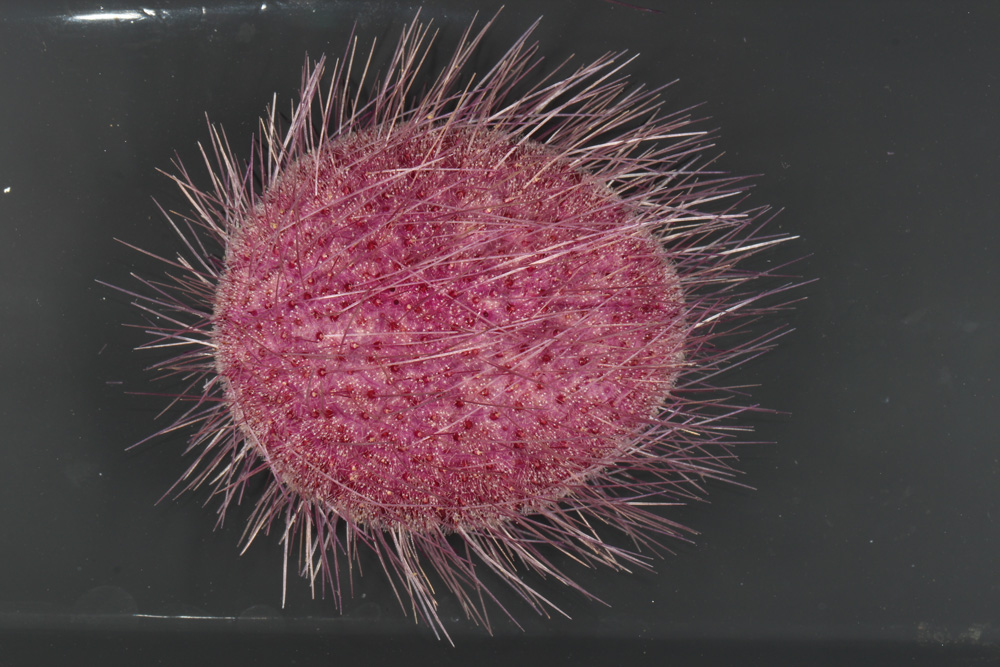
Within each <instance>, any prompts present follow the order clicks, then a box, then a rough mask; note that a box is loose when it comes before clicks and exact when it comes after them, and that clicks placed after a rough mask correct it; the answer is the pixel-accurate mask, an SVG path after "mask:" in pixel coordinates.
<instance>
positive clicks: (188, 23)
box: [0, 0, 1000, 666]
mask: <svg viewBox="0 0 1000 667" xmlns="http://www.w3.org/2000/svg"><path fill="white" fill-rule="evenodd" d="M636 1H637V2H639V3H640V4H644V5H645V6H646V7H649V8H655V9H658V10H660V13H650V12H643V11H639V10H637V9H635V8H630V7H626V6H620V5H616V4H613V3H610V2H605V1H602V0H576V1H575V2H569V1H556V0H549V1H544V2H542V1H538V0H535V1H528V0H507V1H506V3H505V4H506V9H505V10H504V11H503V13H502V14H501V16H500V18H499V20H498V24H497V26H496V28H495V29H494V31H493V32H492V33H491V34H490V36H489V38H488V39H487V41H486V45H485V47H484V49H483V51H482V62H483V63H488V62H491V61H492V60H494V59H495V58H496V57H498V56H499V55H500V54H502V52H503V51H504V50H505V49H506V47H507V46H508V45H509V43H510V42H511V41H512V40H513V39H514V37H515V36H516V35H518V34H520V33H521V32H522V31H523V30H524V29H526V28H527V27H528V25H529V24H530V23H531V22H532V21H533V20H534V19H535V18H536V17H537V16H538V15H539V14H544V15H545V19H544V20H543V22H542V24H541V27H540V28H539V30H538V32H537V34H536V36H537V39H538V40H539V41H540V42H541V52H542V53H543V54H545V55H546V57H547V59H548V60H549V61H551V62H553V63H554V62H558V61H561V60H562V59H563V58H565V57H566V56H568V55H570V54H576V58H577V59H578V61H579V62H583V61H586V60H589V59H592V58H594V57H596V56H598V55H600V54H602V53H604V52H606V51H618V50H622V49H628V50H629V51H630V52H640V53H641V57H640V58H639V59H638V60H637V61H636V62H635V63H634V64H633V65H632V66H630V67H629V72H630V73H631V74H632V76H633V77H634V79H635V80H636V81H638V82H644V83H647V84H649V85H653V86H656V85H661V84H664V83H667V82H669V81H672V80H674V79H679V81H678V82H677V83H676V84H675V85H673V86H671V87H670V88H669V89H668V90H667V92H666V93H665V98H666V106H667V107H668V108H682V107H688V106H691V105H693V104H698V103H701V102H704V103H705V104H704V106H703V107H701V112H703V114H704V115H707V116H711V117H712V121H711V122H710V123H709V126H718V127H719V128H721V134H720V137H719V139H718V142H717V146H718V151H719V152H722V153H724V155H723V156H722V158H721V160H720V164H721V165H722V166H723V168H725V169H726V170H728V171H731V172H733V173H737V174H761V176H760V177H759V178H757V179H756V180H755V181H754V183H755V188H754V191H753V195H752V197H751V200H750V202H751V204H754V205H762V204H771V205H773V206H774V207H776V208H781V209H784V210H783V212H782V213H781V215H780V216H779V217H778V219H777V220H776V221H775V223H774V229H775V230H777V231H781V232H784V233H787V234H792V235H798V236H800V237H801V239H800V240H798V241H795V242H794V243H793V244H790V245H789V246H787V247H786V248H784V249H782V250H780V251H777V252H776V253H774V254H772V255H770V256H769V257H767V258H766V259H767V260H769V261H784V260H787V259H790V258H794V257H804V259H803V260H802V261H800V262H799V263H798V264H796V266H795V270H796V271H797V272H798V273H799V274H801V275H803V276H804V277H805V278H808V279H813V278H815V279H817V280H816V281H815V282H812V283H810V284H808V285H806V286H805V287H802V288H800V290H799V292H798V296H799V297H802V298H804V301H803V302H801V303H800V304H799V305H798V306H797V308H796V310H795V311H794V312H791V313H785V314H781V315H778V316H776V318H775V320H774V324H780V323H781V322H783V321H787V322H788V323H789V324H790V325H791V326H793V327H795V329H796V331H795V332H794V333H792V334H790V335H789V336H787V337H786V339H785V340H784V341H783V342H782V344H781V345H780V347H779V348H778V349H777V350H776V351H775V352H774V353H772V354H769V355H767V356H766V357H764V358H761V359H759V360H756V361H754V362H753V363H751V364H748V365H746V366H745V367H743V368H740V369H738V371H735V372H734V373H732V374H731V375H730V376H729V378H728V379H729V380H730V381H732V382H734V383H736V382H740V383H744V382H745V383H756V384H760V385H761V387H759V388H758V389H755V390H754V392H753V395H754V397H755V400H759V401H760V402H761V403H762V404H764V405H766V406H769V407H772V408H775V409H777V410H780V411H783V412H784V413H786V414H779V415H772V416H761V415H758V416H754V417H748V418H747V421H749V422H751V423H753V424H754V426H755V427H756V429H757V432H758V435H759V436H760V438H761V439H762V440H765V441H769V442H772V443H773V444H769V445H758V446H753V447H748V448H744V449H743V450H742V452H741V454H742V458H743V462H742V469H743V470H744V471H745V473H746V475H745V477H744V478H743V481H745V482H746V483H747V484H750V485H752V486H754V487H756V489H757V490H756V491H749V490H746V489H742V488H739V487H733V486H725V485H721V484H716V485H714V486H711V487H710V497H709V500H710V501H711V502H710V503H703V504H699V505H697V506H694V507H689V508H684V509H682V510H679V511H676V512H674V513H672V514H671V516H672V517H674V518H676V519H678V520H679V521H681V522H683V523H685V524H687V525H689V526H691V527H693V528H694V529H696V530H698V531H699V532H700V533H701V535H700V536H698V538H697V540H696V542H695V543H694V544H675V545H673V546H674V548H675V551H676V553H675V554H674V555H671V556H668V557H667V558H666V560H664V561H659V562H657V563H656V566H657V573H655V574H653V573H643V572H639V573H635V574H632V575H626V574H616V573H613V572H610V571H597V572H587V571H580V570H579V569H577V570H573V569H572V568H570V571H571V572H572V573H573V574H574V575H575V576H576V577H577V578H578V579H579V580H580V581H581V583H582V584H583V585H584V586H585V587H587V588H588V589H589V590H591V591H592V592H593V593H594V594H596V595H597V596H599V597H600V598H602V599H604V600H606V601H607V602H608V603H609V604H610V605H611V606H610V607H606V606H603V605H600V604H597V603H594V602H592V601H588V600H586V599H583V598H582V596H580V595H578V594H575V593H573V592H572V591H569V590H565V589H562V588H561V587H559V586H558V585H556V584H552V583H546V582H542V583H541V584H540V587H541V588H542V590H543V591H545V592H546V593H548V594H550V595H551V596H552V598H553V600H554V601H555V602H556V603H557V604H558V605H559V606H560V607H561V608H563V609H564V610H565V611H566V612H567V613H568V614H569V615H571V616H572V617H573V618H572V620H567V619H564V618H560V617H553V618H549V619H545V618H538V617H535V616H534V615H533V614H532V612H531V611H530V610H528V609H526V608H524V607H523V606H519V605H518V604H517V602H516V601H512V604H511V609H512V611H513V612H514V613H515V615H516V616H517V618H518V620H519V621H521V623H522V624H523V626H524V632H523V633H522V632H521V631H520V630H518V629H517V628H516V627H515V626H514V625H512V624H511V623H509V622H507V621H505V620H504V619H503V618H502V616H501V615H500V614H496V615H495V616H494V618H495V621H496V623H495V627H494V632H495V636H494V637H492V638H491V637H489V636H488V635H486V633H485V632H484V631H483V630H482V629H480V628H476V627H475V626H472V625H471V624H470V623H468V622H466V621H465V620H464V619H462V618H460V615H459V613H458V611H457V609H455V605H454V604H453V603H452V602H451V601H449V600H447V599H445V600H444V601H443V603H442V604H443V605H444V606H443V609H444V612H443V614H442V615H443V616H444V617H445V618H452V617H454V620H453V621H448V628H449V632H450V633H451V634H452V636H453V638H454V639H455V641H456V643H457V645H458V646H457V648H456V649H452V648H450V647H449V646H448V645H447V644H445V643H439V642H437V641H436V640H434V639H433V637H432V635H431V633H430V632H429V631H428V630H427V629H426V628H422V627H415V626H414V625H413V623H412V620H411V619H407V618H404V617H403V614H402V612H401V611H400V608H399V606H398V604H397V603H396V601H395V600H394V598H393V597H392V593H391V591H390V590H389V589H388V588H387V586H386V585H385V581H384V580H383V578H382V577H381V576H380V573H379V571H378V569H379V568H378V566H377V563H374V562H372V561H371V560H370V559H369V560H366V562H365V576H364V577H362V578H358V579H356V580H355V594H354V597H353V598H350V599H348V600H347V601H346V602H345V610H344V611H345V613H344V615H343V616H340V615H337V614H336V613H335V610H334V609H333V605H332V603H331V602H330V601H329V600H326V601H324V600H315V601H314V600H311V599H310V597H309V591H308V587H307V585H306V583H305V582H304V581H302V580H300V579H298V578H297V577H296V576H294V575H291V576H290V577H289V590H288V602H287V605H286V607H285V608H284V609H280V604H281V577H280V570H281V567H282V565H281V549H280V547H279V546H278V544H277V536H274V535H272V536H271V537H270V538H265V539H263V540H260V541H259V542H257V543H255V544H254V546H253V547H252V548H251V549H250V550H249V551H248V552H247V553H246V554H245V555H243V556H242V557H238V556H237V543H238V540H239V536H240V533H241V531H242V521H243V520H244V519H245V517H246V515H247V512H248V510H249V507H245V508H243V510H242V511H241V512H238V513H237V514H236V515H234V516H233V517H232V520H230V521H227V523H226V525H225V526H224V527H223V528H221V529H219V530H216V531H215V532H213V530H212V529H213V525H214V520H215V516H214V514H213V513H212V511H211V509H209V508H204V507H202V503H203V502H204V500H205V494H204V493H202V494H199V495H195V496H188V497H185V498H183V499H181V500H180V501H177V502H174V501H169V500H168V501H164V502H163V503H161V504H159V505H156V504H155V502H156V500H157V499H158V498H159V497H160V496H161V495H162V494H163V492H164V491H165V490H166V489H167V488H168V487H169V486H170V484H172V483H173V481H174V480H175V479H176V478H177V477H178V475H179V474H180V473H181V472H182V471H183V469H184V467H185V466H186V461H185V460H184V459H182V458H181V457H180V452H181V450H182V449H183V444H184V442H183V438H180V437H177V438H165V439H163V440H160V441H158V442H156V443H155V444H153V445H149V446H145V447H141V448H139V449H138V450H133V451H130V452H126V451H125V448H126V447H127V446H128V445H130V444H131V443H133V442H135V441H137V440H139V439H141V438H142V437H144V436H145V435H147V434H148V433H150V432H151V431H152V430H153V429H154V428H156V424H157V423H161V424H162V420H161V422H156V421H154V417H155V415H156V413H157V411H158V409H159V408H160V407H161V403H162V402H161V401H159V400H156V399H152V398H149V397H138V396H134V395H129V394H128V393H127V392H129V391H147V390H148V388H149V378H148V376H147V375H146V374H145V373H144V372H143V370H142V369H143V367H144V366H145V365H147V364H148V363H150V361H151V360H152V359H154V358H155V357H153V356H150V355H149V354H145V355H144V354H140V353H134V352H132V351H131V348H133V347H134V346H136V345H138V344H139V343H141V342H143V340H144V336H143V335H142V333H141V332H140V331H136V330H132V329H128V328H124V327H122V326H121V323H122V322H133V323H134V322H136V321H137V315H136V312H135V311H134V310H133V309H132V308H131V307H130V306H129V305H128V299H127V298H124V297H122V296H121V295H118V294H116V293H114V292H112V291H111V290H109V289H107V288H104V287H101V286H100V285H97V284H96V283H95V282H94V281H95V279H101V280H105V281H109V282H112V283H116V284H124V285H129V284H133V283H130V279H129V273H130V272H132V271H135V272H138V273H143V274H146V275H149V274H155V273H156V272H158V271H159V269H158V267H156V265H155V264H153V263H152V262H149V261H147V260H146V259H144V258H143V257H141V256H137V255H136V253H133V252H131V251H129V250H128V249H127V248H124V247H123V246H121V245H120V244H117V243H115V242H114V240H113V239H114V238H115V237H117V238H121V239H124V240H127V241H130V242H133V243H136V244H139V245H141V246H143V247H145V248H149V249H151V250H153V251H157V252H162V253H164V254H171V253H173V252H174V250H175V249H176V242H175V240H174V238H173V237H172V236H171V232H170V230H169V228H168V227H167V225H166V224H165V223H164V222H163V220H162V219H161V217H160V215H159V213H158V212H157V210H156V208H155V206H154V204H153V202H152V200H151V197H153V196H155V197H156V198H157V199H158V200H159V201H161V202H162V203H164V204H165V205H167V206H176V207H180V206H181V202H180V201H179V199H178V197H177V195H176V194H175V191H174V189H173V187H172V186H171V184H170V183H169V181H168V180H167V179H166V178H165V177H163V176H162V175H159V174H158V173H157V172H156V169H157V168H168V167H169V162H170V159H171V157H172V156H173V154H174V151H177V152H178V153H179V154H180V155H181V156H182V157H183V158H184V159H185V160H186V161H187V162H189V163H192V164H193V163H194V162H195V161H196V160H197V153H196V145H195V143H196V142H197V141H204V140H205V139H206V138H207V132H206V129H205V121H204V113H206V112H207V113H209V114H210V116H211V118H212V120H213V121H215V122H219V123H221V124H222V125H224V126H225V128H226V130H227V132H228V134H229V136H230V138H231V139H232V140H233V142H234V144H236V145H237V146H239V147H243V146H246V145H247V142H248V141H249V138H250V135H251V133H252V132H253V131H254V130H255V129H256V122H257V121H256V119H257V117H258V116H259V115H260V114H261V113H262V112H263V111H264V107H265V105H266V104H267V103H268V102H269V101H270V100H271V96H272V94H273V93H275V92H277V93H278V94H279V97H280V99H281V100H283V104H285V105H287V100H288V99H289V98H290V97H291V96H292V95H293V94H294V93H295V91H296V90H297V84H298V80H299V75H300V68H301V65H302V60H303V56H304V53H305V52H307V51H308V52H309V54H310V55H314V56H315V55H319V54H320V53H324V52H327V53H330V54H332V55H335V54H339V53H340V52H341V51H342V49H343V45H344V44H345V40H346V38H347V35H348V34H349V32H350V30H351V28H352V26H353V25H354V24H355V22H356V24H357V32H358V33H359V34H360V35H361V36H362V38H363V41H367V40H369V39H370V38H372V37H377V38H378V39H379V40H381V41H382V43H383V47H382V48H383V51H381V53H385V52H386V51H385V49H387V48H388V47H387V46H386V42H391V41H394V40H395V38H396V36H397V35H398V32H399V30H400V28H401V26H402V24H403V23H404V22H405V21H406V20H408V19H409V18H410V17H412V16H413V14H414V12H415V10H416V8H417V5H416V4H410V3H397V2H361V1H357V2H348V1H345V2H330V3H322V2H309V1H301V2H293V1H288V2H272V1H271V0H268V2H267V3H266V8H264V7H262V5H261V3H240V2H234V3H226V4H223V3H217V2H203V3H195V4H191V5H186V4H183V3H178V2H159V3H152V4H148V5H145V7H146V9H148V10H149V11H148V13H144V10H143V8H142V7H143V6H142V5H127V4H117V3H114V2H103V4H99V3H97V2H41V3H31V4H30V6H29V5H28V3H23V4H24V5H25V7H24V8H20V9H19V8H16V7H13V8H12V7H9V6H7V5H5V6H4V8H3V9H0V454H2V458H0V507H2V509H3V512H0V665H6V664H29V663H30V664H45V663H46V662H64V661H67V660H72V661H74V662H76V661H82V662H84V663H86V662H88V661H89V658H90V657H95V656H99V657H100V660H101V662H102V664H106V665H107V664H160V663H162V664H172V663H174V662H177V661H183V662H192V663H193V664H200V663H202V662H207V661H209V660H212V661H213V662H214V663H216V664H227V663H229V662H236V661H239V663H240V664H311V663H313V662H314V661H319V662H323V663H330V664H333V663H334V661H337V662H338V663H340V662H344V663H348V662H349V663H350V664H366V663H375V664H377V663H379V662H381V661H382V660H386V661H388V660H392V661H394V662H396V663H397V664H404V665H413V666H415V665H423V664H470V663H472V664H515V665H518V664H520V665H526V666H527V665H533V664H576V665H582V664H729V663H732V662H739V663H740V664H769V665H773V664H779V665H780V664H831V665H835V664H873V665H880V664H928V665H931V664H1000V567H998V565H1000V446H998V444H1000V443H998V438H997V436H996V435H995V426H996V422H995V419H994V416H995V415H996V413H997V412H998V408H1000V387H998V384H1000V377H998V371H1000V326H998V325H1000V321H998V320H1000V274H998V265H1000V262H998V259H997V253H998V252H1000V224H998V223H1000V200H998V194H997V189H998V182H1000V122H998V121H1000V68H998V63H1000V39H998V38H997V35H1000V6H998V5H997V4H996V3H992V2H978V3H977V2H916V1H907V2H869V1H860V0H855V1H852V2H839V3H804V2H795V1H792V0H788V1H784V2H737V1H735V0H733V1H717V2H706V1H704V0H699V1H694V0H692V1H686V2H673V1H670V2H668V1H665V0H645V1H644V2H643V0H636ZM473 5H475V6H476V7H478V8H480V10H481V11H482V13H483V14H485V15H487V16H489V15H492V14H493V13H494V12H495V10H496V9H497V7H499V5H500V3H499V2H478V3H474V2H462V1H460V0H454V1H448V2H428V3H427V5H426V6H425V7H424V9H423V12H422V14H421V15H422V17H424V18H425V19H430V18H433V19H434V21H435V24H436V25H438V26H439V27H440V28H441V30H442V34H441V36H440V37H439V40H440V44H441V45H442V53H446V52H447V47H448V46H450V45H453V44H454V43H455V40H456V39H457V37H458V35H459V34H460V32H461V30H462V28H464V27H465V26H466V25H467V24H468V22H469V21H470V20H471V18H472V14H473V11H474V10H473ZM99 7H103V10H101V9H99ZM203 7H204V10H203ZM100 11H103V12H117V11H121V12H131V13H132V16H133V18H128V15H127V14H126V15H125V17H124V18H121V19H119V20H92V19H88V18H87V17H86V15H89V14H94V13H98V12H100ZM105 18H106V17H105ZM7 188H9V191H6V190H7Z"/></svg>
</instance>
